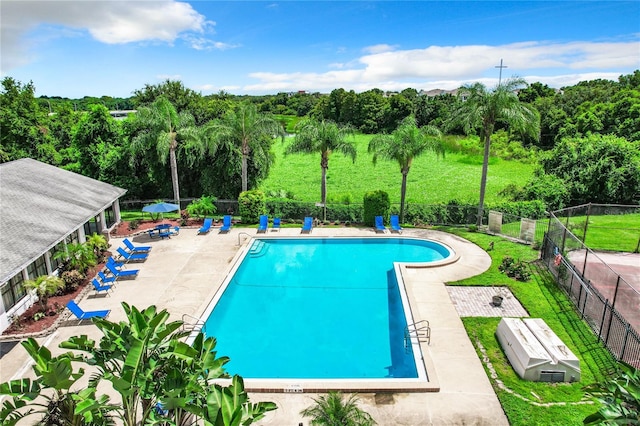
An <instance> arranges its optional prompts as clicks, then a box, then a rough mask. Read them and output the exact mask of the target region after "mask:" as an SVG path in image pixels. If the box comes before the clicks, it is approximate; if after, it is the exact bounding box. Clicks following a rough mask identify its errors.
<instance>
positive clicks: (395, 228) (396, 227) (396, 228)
mask: <svg viewBox="0 0 640 426" xmlns="http://www.w3.org/2000/svg"><path fill="white" fill-rule="evenodd" d="M391 232H397V233H398V234H401V233H402V226H400V219H399V218H398V215H397V214H393V215H391Z"/></svg>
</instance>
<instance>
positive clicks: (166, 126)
mask: <svg viewBox="0 0 640 426" xmlns="http://www.w3.org/2000/svg"><path fill="white" fill-rule="evenodd" d="M135 121H136V123H137V125H138V126H139V128H140V131H139V132H138V134H137V135H136V136H135V137H134V138H133V139H132V141H131V149H132V151H133V153H134V155H138V154H140V153H142V152H146V151H147V150H150V149H152V148H155V150H156V152H157V153H158V157H159V159H160V161H161V162H162V163H163V164H165V163H166V162H167V156H168V157H169V165H170V167H171V183H172V185H173V199H174V201H175V203H176V204H179V203H180V186H179V182H178V161H177V156H178V152H179V151H180V152H183V153H184V154H185V155H186V158H187V162H188V163H189V164H193V163H194V162H195V161H196V160H197V159H198V158H200V157H202V156H203V155H204V154H205V153H206V152H209V153H210V154H211V155H213V154H214V153H215V152H216V150H217V145H216V144H215V143H214V140H212V139H211V138H207V137H205V133H204V131H203V129H204V128H203V127H198V126H196V125H195V121H194V118H193V116H192V115H191V114H189V113H188V112H184V111H183V112H180V113H178V112H177V111H176V109H175V107H174V106H173V105H172V104H171V102H169V100H168V99H167V98H166V97H164V96H160V97H158V98H157V99H156V100H155V101H154V102H153V103H152V104H151V105H150V106H148V107H141V108H140V109H139V110H138V113H137V114H136V117H135ZM179 148H182V149H180V150H179Z"/></svg>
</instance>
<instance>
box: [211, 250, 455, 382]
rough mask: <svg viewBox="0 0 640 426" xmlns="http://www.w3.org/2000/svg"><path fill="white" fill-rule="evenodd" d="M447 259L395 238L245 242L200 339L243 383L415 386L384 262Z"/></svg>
mask: <svg viewBox="0 0 640 426" xmlns="http://www.w3.org/2000/svg"><path fill="white" fill-rule="evenodd" d="M448 256H449V250H448V249H447V248H446V247H444V246H442V245H440V244H438V243H434V242H431V241H424V240H410V239H402V238H375V239H370V238H359V239H357V238H356V239H264V240H256V241H254V243H253V245H252V247H251V249H250V250H249V252H248V253H247V255H246V256H245V258H244V259H243V261H242V263H241V264H240V266H239V267H238V269H237V271H236V272H235V274H234V275H233V277H232V278H231V279H230V281H228V286H227V288H226V289H225V290H224V293H223V294H222V296H221V297H220V299H219V300H218V302H217V304H216V306H215V308H214V309H213V311H212V312H211V315H210V316H209V318H208V319H207V320H206V323H205V326H204V332H205V333H206V334H207V335H209V336H215V337H216V338H217V340H218V345H217V352H218V354H219V355H226V356H229V357H230V358H231V361H230V362H229V364H227V369H228V371H229V372H230V373H231V374H240V375H242V376H243V377H249V378H386V377H395V378H398V377H400V378H415V377H418V373H417V369H416V365H415V361H414V356H413V353H412V351H411V346H409V349H408V350H406V349H405V345H404V329H405V327H406V325H407V323H406V319H405V318H406V317H405V314H404V309H403V306H402V300H401V297H400V291H399V289H398V284H397V281H396V276H395V272H394V270H393V262H431V261H437V260H441V259H444V258H446V257H448Z"/></svg>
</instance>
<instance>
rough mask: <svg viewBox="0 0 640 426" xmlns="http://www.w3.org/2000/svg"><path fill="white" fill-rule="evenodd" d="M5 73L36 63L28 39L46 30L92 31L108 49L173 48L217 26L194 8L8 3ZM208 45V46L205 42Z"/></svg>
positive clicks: (165, 2) (168, 3)
mask: <svg viewBox="0 0 640 426" xmlns="http://www.w3.org/2000/svg"><path fill="white" fill-rule="evenodd" d="M0 4H1V7H2V9H1V19H2V21H1V23H2V30H1V31H2V32H1V37H2V71H3V72H5V71H7V70H9V69H12V68H14V67H17V66H20V65H24V64H25V63H28V62H30V60H31V55H32V54H29V53H27V54H26V55H25V51H26V52H32V48H34V47H35V46H34V40H29V39H27V38H26V36H27V35H28V34H29V33H30V31H32V30H34V29H36V28H38V27H39V26H41V25H47V24H49V25H52V26H53V27H52V28H58V31H60V34H61V35H62V32H63V31H66V30H68V29H69V28H71V29H74V30H82V31H86V32H88V33H89V34H90V35H91V36H92V37H93V38H94V39H96V40H97V41H99V42H102V43H106V44H124V43H133V42H142V41H160V42H164V43H173V42H174V41H175V40H176V39H178V38H179V37H181V36H182V35H184V34H185V33H187V35H188V34H189V33H197V34H204V33H206V32H212V28H213V26H214V25H215V23H214V22H211V21H207V20H206V19H205V17H204V16H203V15H201V14H199V13H198V12H196V11H195V10H194V9H193V8H192V7H191V5H190V4H188V3H184V2H178V1H173V0H159V1H155V0H153V1H46V0H37V1H22V0H3V1H2V3H0ZM201 44H203V42H201Z"/></svg>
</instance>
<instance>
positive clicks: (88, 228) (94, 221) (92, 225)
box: [84, 216, 100, 237]
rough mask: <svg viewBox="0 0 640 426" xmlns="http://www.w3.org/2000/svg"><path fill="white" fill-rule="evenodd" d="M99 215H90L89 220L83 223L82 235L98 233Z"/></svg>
mask: <svg viewBox="0 0 640 426" xmlns="http://www.w3.org/2000/svg"><path fill="white" fill-rule="evenodd" d="M99 218H100V217H99V216H96V217H92V218H91V219H90V220H89V222H87V223H85V224H84V235H86V236H87V237H88V236H90V235H93V234H99V233H100V230H99V229H98V226H99V225H100V222H99Z"/></svg>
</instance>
